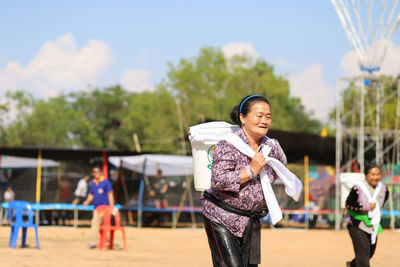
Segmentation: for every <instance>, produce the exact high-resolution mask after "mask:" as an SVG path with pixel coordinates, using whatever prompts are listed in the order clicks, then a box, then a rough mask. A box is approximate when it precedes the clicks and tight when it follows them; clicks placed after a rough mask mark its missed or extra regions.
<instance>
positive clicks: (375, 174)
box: [366, 167, 382, 187]
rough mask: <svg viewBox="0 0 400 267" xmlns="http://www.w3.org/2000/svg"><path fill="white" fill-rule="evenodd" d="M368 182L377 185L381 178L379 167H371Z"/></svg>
mask: <svg viewBox="0 0 400 267" xmlns="http://www.w3.org/2000/svg"><path fill="white" fill-rule="evenodd" d="M366 178H367V182H368V183H369V184H370V185H371V186H372V187H375V186H376V185H377V184H378V182H379V181H380V180H381V178H382V176H381V170H380V169H379V168H378V167H374V168H372V169H370V170H369V171H368V173H367V176H366Z"/></svg>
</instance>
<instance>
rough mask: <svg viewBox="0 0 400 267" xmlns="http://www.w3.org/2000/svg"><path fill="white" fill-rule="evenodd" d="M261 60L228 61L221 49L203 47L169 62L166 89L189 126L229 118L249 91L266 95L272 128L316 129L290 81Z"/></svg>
mask: <svg viewBox="0 0 400 267" xmlns="http://www.w3.org/2000/svg"><path fill="white" fill-rule="evenodd" d="M273 71H274V69H273V67H272V66H271V65H268V64H267V63H266V62H265V61H264V60H261V59H260V60H257V61H254V60H253V59H252V58H246V57H238V56H237V57H234V58H232V59H230V60H227V59H226V58H225V57H224V55H223V53H222V52H221V51H220V50H217V49H214V48H207V47H206V48H203V49H202V50H201V51H200V54H199V56H198V57H197V58H195V59H193V60H186V59H182V60H181V61H180V62H179V64H178V66H173V65H172V64H170V71H169V73H168V78H169V82H168V83H167V85H166V86H167V88H168V91H169V92H171V94H172V95H173V96H175V97H176V98H178V99H179V100H180V102H181V103H182V109H183V111H184V112H183V113H184V114H185V115H184V116H185V121H186V122H187V123H188V124H189V125H193V124H197V123H199V122H201V121H202V120H205V119H206V118H208V119H213V120H226V121H230V112H231V110H232V108H233V107H234V106H235V105H237V104H238V103H239V102H240V100H241V99H242V98H243V97H244V96H246V95H249V94H261V95H264V96H266V97H267V98H268V99H269V100H270V103H271V108H272V118H273V128H275V129H281V130H287V131H297V132H304V131H305V132H318V130H319V129H320V123H319V122H318V121H316V120H312V119H310V115H309V114H307V113H306V112H305V110H304V106H303V105H302V104H301V102H300V99H298V98H294V97H290V94H289V93H290V90H289V83H288V81H287V80H286V79H285V78H283V77H280V76H277V75H275V74H274V72H273Z"/></svg>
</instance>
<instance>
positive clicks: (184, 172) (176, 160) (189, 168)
mask: <svg viewBox="0 0 400 267" xmlns="http://www.w3.org/2000/svg"><path fill="white" fill-rule="evenodd" d="M108 160H109V161H110V162H111V163H112V164H113V165H115V166H116V167H120V164H121V161H122V166H123V168H126V169H128V170H131V171H134V172H138V173H143V167H144V162H145V161H146V165H145V169H144V173H145V175H148V176H155V175H156V173H157V169H160V170H161V171H162V176H190V175H193V159H192V157H188V156H175V155H151V154H144V155H140V156H124V157H109V158H108Z"/></svg>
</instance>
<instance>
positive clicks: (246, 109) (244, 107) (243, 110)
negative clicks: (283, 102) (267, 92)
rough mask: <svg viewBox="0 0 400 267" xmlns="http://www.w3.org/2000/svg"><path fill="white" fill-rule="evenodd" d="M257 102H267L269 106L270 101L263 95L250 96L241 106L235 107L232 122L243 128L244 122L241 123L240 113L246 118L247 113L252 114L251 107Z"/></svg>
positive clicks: (241, 102)
mask: <svg viewBox="0 0 400 267" xmlns="http://www.w3.org/2000/svg"><path fill="white" fill-rule="evenodd" d="M257 102H265V103H267V104H268V105H269V106H271V105H270V104H269V101H268V99H267V98H266V97H264V96H261V95H248V96H246V97H244V98H243V99H242V101H240V103H239V105H237V106H235V107H234V108H233V109H232V112H231V120H232V122H233V123H234V124H237V125H239V126H240V127H242V122H241V121H240V113H242V114H243V116H245V117H246V115H247V113H249V112H250V109H251V107H252V106H253V105H254V104H255V103H257Z"/></svg>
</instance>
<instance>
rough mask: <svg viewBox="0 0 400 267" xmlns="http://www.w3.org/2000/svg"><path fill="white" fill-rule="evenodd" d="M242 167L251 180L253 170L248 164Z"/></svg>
mask: <svg viewBox="0 0 400 267" xmlns="http://www.w3.org/2000/svg"><path fill="white" fill-rule="evenodd" d="M244 169H245V170H246V172H247V174H248V175H249V177H250V180H253V179H254V177H255V176H254V174H253V171H252V170H251V168H250V165H247V166H246V167H244Z"/></svg>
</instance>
